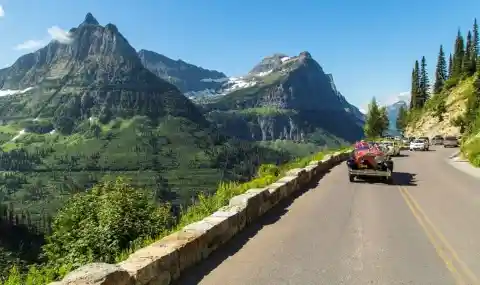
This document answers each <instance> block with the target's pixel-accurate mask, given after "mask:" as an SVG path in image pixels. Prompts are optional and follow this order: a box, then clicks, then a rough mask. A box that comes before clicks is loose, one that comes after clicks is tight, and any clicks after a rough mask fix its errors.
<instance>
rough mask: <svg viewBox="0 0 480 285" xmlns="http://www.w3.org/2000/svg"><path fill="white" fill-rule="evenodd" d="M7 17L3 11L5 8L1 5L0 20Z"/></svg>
mask: <svg viewBox="0 0 480 285" xmlns="http://www.w3.org/2000/svg"><path fill="white" fill-rule="evenodd" d="M2 17H5V10H3V6H2V5H0V18H2Z"/></svg>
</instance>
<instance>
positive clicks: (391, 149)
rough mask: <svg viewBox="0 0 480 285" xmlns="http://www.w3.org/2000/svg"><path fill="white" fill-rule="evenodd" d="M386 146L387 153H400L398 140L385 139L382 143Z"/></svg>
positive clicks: (391, 154)
mask: <svg viewBox="0 0 480 285" xmlns="http://www.w3.org/2000/svg"><path fill="white" fill-rule="evenodd" d="M380 144H381V145H382V146H383V147H384V148H385V153H386V154H388V155H390V156H398V155H400V145H399V144H398V143H396V142H391V141H383V142H381V143H380Z"/></svg>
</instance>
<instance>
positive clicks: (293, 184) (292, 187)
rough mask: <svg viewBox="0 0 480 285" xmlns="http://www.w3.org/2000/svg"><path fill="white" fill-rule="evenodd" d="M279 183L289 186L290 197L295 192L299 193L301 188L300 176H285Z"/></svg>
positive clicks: (288, 193) (288, 194) (287, 194)
mask: <svg viewBox="0 0 480 285" xmlns="http://www.w3.org/2000/svg"><path fill="white" fill-rule="evenodd" d="M277 182H280V183H285V184H286V186H287V189H286V191H287V192H286V196H290V195H291V194H292V193H293V192H295V191H297V189H298V188H299V187H298V186H299V183H298V182H299V179H298V176H285V177H283V178H282V179H280V180H278V181H277Z"/></svg>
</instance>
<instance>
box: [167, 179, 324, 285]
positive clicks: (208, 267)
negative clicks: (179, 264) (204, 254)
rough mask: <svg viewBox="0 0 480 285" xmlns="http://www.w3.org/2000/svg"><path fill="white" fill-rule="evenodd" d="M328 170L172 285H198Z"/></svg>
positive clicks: (273, 220) (275, 219)
mask: <svg viewBox="0 0 480 285" xmlns="http://www.w3.org/2000/svg"><path fill="white" fill-rule="evenodd" d="M329 172H330V170H327V171H326V172H325V173H322V174H320V175H318V176H317V177H315V179H312V181H311V183H310V184H309V185H307V187H305V188H304V189H302V190H300V191H297V192H295V194H294V195H292V196H290V197H289V198H287V199H285V200H283V201H281V202H280V203H279V204H277V205H276V206H275V207H274V208H272V209H270V211H268V212H267V213H265V215H264V216H262V217H261V218H259V219H258V220H257V221H255V222H254V223H253V224H251V225H249V226H247V227H246V228H245V229H244V230H243V231H241V232H240V233H238V234H237V235H236V236H234V237H233V238H232V239H231V240H230V241H228V242H227V243H226V244H224V245H223V246H221V247H220V248H218V249H217V250H216V251H214V252H212V253H211V254H210V256H209V257H208V258H207V259H205V260H202V261H201V262H200V263H199V264H197V265H195V266H193V267H191V268H189V269H187V270H186V271H185V272H183V273H182V275H181V277H180V279H178V280H176V281H173V282H172V285H197V284H198V283H200V281H202V279H203V278H204V277H205V276H207V275H208V274H209V273H210V272H211V271H213V270H214V269H215V268H216V267H217V266H218V265H220V264H221V263H222V262H223V261H224V260H226V259H227V258H228V257H230V256H232V255H234V254H235V253H236V252H238V251H239V250H240V249H241V248H242V247H243V246H244V245H245V244H246V243H247V242H248V241H249V240H250V239H251V238H252V237H253V236H255V234H257V232H259V231H260V230H261V229H262V228H263V227H264V226H267V225H270V224H273V223H275V222H276V221H278V220H279V219H280V218H281V217H282V216H283V215H284V214H285V213H287V212H288V207H289V206H290V205H291V204H292V203H293V202H294V201H295V199H297V198H298V197H300V196H302V195H303V194H305V193H306V192H308V191H309V190H310V189H313V188H315V187H316V186H318V184H319V181H320V179H322V177H323V176H325V174H327V173H329Z"/></svg>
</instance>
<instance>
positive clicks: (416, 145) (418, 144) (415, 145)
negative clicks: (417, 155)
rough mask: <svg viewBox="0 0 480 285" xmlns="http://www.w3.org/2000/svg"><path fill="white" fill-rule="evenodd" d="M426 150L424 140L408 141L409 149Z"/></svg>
mask: <svg viewBox="0 0 480 285" xmlns="http://www.w3.org/2000/svg"><path fill="white" fill-rule="evenodd" d="M414 150H427V146H426V145H425V141H424V140H414V141H412V142H411V143H410V151H414Z"/></svg>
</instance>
